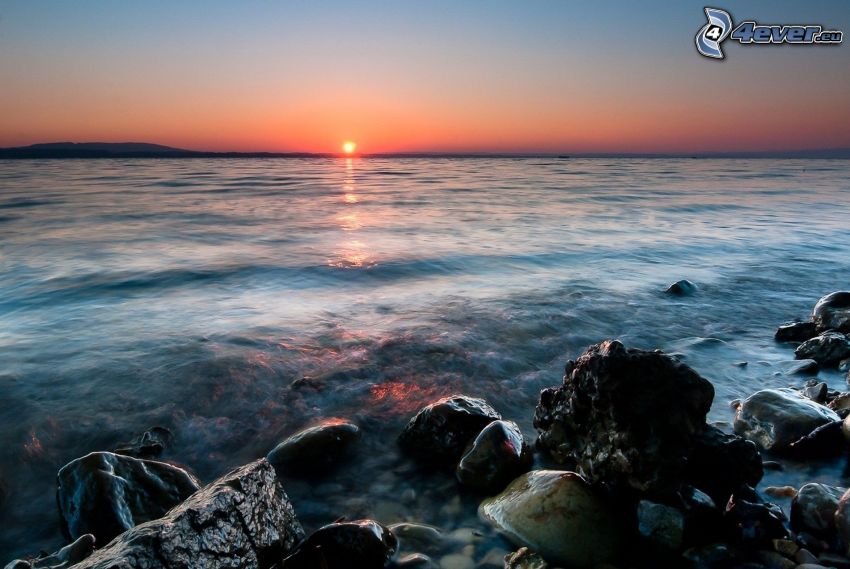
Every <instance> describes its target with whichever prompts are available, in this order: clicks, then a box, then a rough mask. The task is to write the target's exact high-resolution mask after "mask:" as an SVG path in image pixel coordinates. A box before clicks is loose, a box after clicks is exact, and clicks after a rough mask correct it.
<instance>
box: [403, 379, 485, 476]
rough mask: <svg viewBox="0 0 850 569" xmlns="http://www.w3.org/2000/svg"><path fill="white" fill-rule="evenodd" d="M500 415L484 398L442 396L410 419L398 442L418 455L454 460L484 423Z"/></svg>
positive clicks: (438, 459)
mask: <svg viewBox="0 0 850 569" xmlns="http://www.w3.org/2000/svg"><path fill="white" fill-rule="evenodd" d="M501 418H502V417H501V415H499V413H497V412H496V410H495V409H493V408H492V407H490V405H489V404H488V403H487V402H486V401H484V400H483V399H476V398H474V397H467V396H466V395H453V396H450V397H444V398H443V399H440V400H438V401H435V402H434V403H431V404H430V405H428V406H427V407H424V408H423V409H421V410H420V411H419V412H418V413H417V414H416V416H414V417H413V418H412V419H411V420H410V422H409V423H408V424H407V426H406V427H405V428H404V431H402V433H401V435H400V436H399V444H400V445H401V447H402V449H403V450H405V451H406V452H407V453H409V454H411V455H413V456H417V457H419V458H424V459H431V460H437V461H456V460H458V459H459V458H460V456H461V455H462V454H463V451H464V450H465V449H466V447H467V445H468V444H469V442H470V441H471V440H472V439H474V438H475V437H476V436H477V435H478V433H480V432H481V430H482V429H483V428H484V427H486V426H487V425H489V424H490V423H492V422H493V421H498V420H499V419H501Z"/></svg>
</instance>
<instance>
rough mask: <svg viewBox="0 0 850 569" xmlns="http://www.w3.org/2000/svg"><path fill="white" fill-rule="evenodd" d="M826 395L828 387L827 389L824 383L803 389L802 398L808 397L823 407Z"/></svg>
mask: <svg viewBox="0 0 850 569" xmlns="http://www.w3.org/2000/svg"><path fill="white" fill-rule="evenodd" d="M828 394H829V387H827V385H826V383H824V382H820V383H816V384H814V385H809V386H806V387H805V388H804V389H803V396H805V397H808V398H809V399H811V400H812V401H814V402H815V403H819V404H821V405H824V404H825V403H826V397H827V395H828Z"/></svg>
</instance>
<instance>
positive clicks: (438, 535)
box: [390, 522, 446, 554]
mask: <svg viewBox="0 0 850 569" xmlns="http://www.w3.org/2000/svg"><path fill="white" fill-rule="evenodd" d="M390 531H391V532H393V535H395V536H396V539H397V540H398V548H399V550H400V551H422V552H425V553H428V554H434V553H437V552H439V551H440V550H441V549H442V547H443V543H444V542H445V539H446V538H445V536H444V535H443V532H441V531H440V530H439V529H437V528H435V527H433V526H428V525H425V524H414V523H407V522H405V523H399V524H393V525H391V526H390Z"/></svg>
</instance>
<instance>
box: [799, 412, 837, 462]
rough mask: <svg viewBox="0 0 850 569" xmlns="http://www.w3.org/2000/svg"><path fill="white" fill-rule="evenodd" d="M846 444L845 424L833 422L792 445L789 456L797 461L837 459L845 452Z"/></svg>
mask: <svg viewBox="0 0 850 569" xmlns="http://www.w3.org/2000/svg"><path fill="white" fill-rule="evenodd" d="M845 442H846V441H845V438H844V427H843V423H842V422H841V421H833V422H832V423H827V424H825V425H821V426H820V427H818V428H817V429H815V430H814V431H812V432H811V433H809V434H808V435H806V436H805V437H803V438H801V439H800V440H798V441H794V442H793V443H791V446H790V447H788V454H789V455H790V456H793V457H794V458H797V459H802V458H830V457H835V456H838V455H840V454H841V453H842V452H844V447H845Z"/></svg>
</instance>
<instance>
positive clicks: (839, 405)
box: [826, 392, 850, 412]
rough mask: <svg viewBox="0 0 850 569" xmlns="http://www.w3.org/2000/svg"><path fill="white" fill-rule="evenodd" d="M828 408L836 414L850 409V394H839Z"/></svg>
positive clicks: (828, 404)
mask: <svg viewBox="0 0 850 569" xmlns="http://www.w3.org/2000/svg"><path fill="white" fill-rule="evenodd" d="M826 406H827V407H829V408H830V409H832V410H833V411H835V412H838V411H843V410H847V409H850V392H844V393H839V394H838V395H836V396H835V397H833V399H832V401H830V402H829V403H827V405H826Z"/></svg>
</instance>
